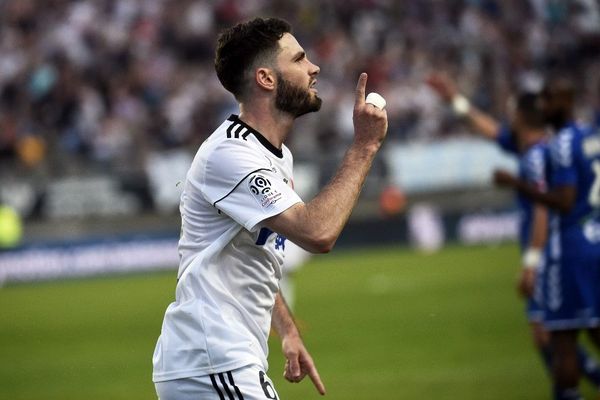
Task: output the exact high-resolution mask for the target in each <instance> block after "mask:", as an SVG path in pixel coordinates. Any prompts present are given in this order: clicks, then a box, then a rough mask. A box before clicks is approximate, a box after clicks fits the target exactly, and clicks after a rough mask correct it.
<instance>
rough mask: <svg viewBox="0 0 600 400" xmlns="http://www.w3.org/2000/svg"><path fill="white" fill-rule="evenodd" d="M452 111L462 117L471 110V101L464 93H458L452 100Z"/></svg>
mask: <svg viewBox="0 0 600 400" xmlns="http://www.w3.org/2000/svg"><path fill="white" fill-rule="evenodd" d="M450 105H451V106H452V111H454V113H455V114H456V115H458V116H460V117H464V116H465V115H467V114H468V113H469V111H471V102H470V101H469V100H468V99H467V98H466V97H465V96H463V95H462V94H460V93H457V94H455V95H454V96H452V99H451V100H450Z"/></svg>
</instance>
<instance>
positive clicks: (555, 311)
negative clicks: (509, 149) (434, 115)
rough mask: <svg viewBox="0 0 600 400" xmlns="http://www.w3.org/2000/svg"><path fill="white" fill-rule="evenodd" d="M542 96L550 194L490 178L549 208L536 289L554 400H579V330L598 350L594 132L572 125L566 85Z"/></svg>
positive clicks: (599, 207)
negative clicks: (542, 273) (549, 135)
mask: <svg viewBox="0 0 600 400" xmlns="http://www.w3.org/2000/svg"><path fill="white" fill-rule="evenodd" d="M543 98H544V109H545V113H546V117H547V120H548V122H549V123H550V125H551V126H552V127H553V128H554V130H555V132H556V135H555V137H554V138H553V139H552V141H551V144H550V154H551V164H550V165H551V189H550V190H549V191H547V192H541V191H539V190H537V188H535V187H533V186H531V185H529V183H528V182H525V181H522V180H518V179H517V178H515V177H513V176H511V175H510V174H508V173H504V172H503V173H500V174H498V180H499V181H500V182H501V183H503V184H505V185H507V186H511V187H515V188H517V189H518V190H520V191H521V192H522V193H523V194H525V195H527V196H529V197H530V198H532V199H535V200H536V201H539V202H541V203H543V204H545V205H547V206H549V207H551V208H552V209H554V210H556V211H557V212H556V213H555V214H554V215H553V218H552V221H551V236H550V261H549V263H548V270H547V275H548V279H546V284H545V287H544V305H545V325H546V328H547V329H549V330H550V332H551V341H552V349H553V355H554V360H555V361H554V365H553V367H554V376H555V384H556V387H555V393H554V398H555V399H580V398H581V396H580V394H579V390H578V383H579V375H580V368H581V367H582V366H581V364H580V363H579V362H578V361H579V359H578V354H577V336H578V333H579V331H580V330H587V331H588V333H589V336H590V338H591V339H592V341H593V342H594V343H595V344H596V345H597V346H599V347H600V329H599V328H598V326H599V324H600V313H599V310H600V131H598V129H588V130H584V129H581V128H580V127H579V126H577V125H576V124H575V123H574V122H573V107H574V100H575V94H574V90H573V87H572V85H571V84H570V82H568V81H566V80H564V79H556V80H552V81H550V82H549V83H548V84H547V86H546V88H545V89H544V93H543ZM584 371H585V369H584Z"/></svg>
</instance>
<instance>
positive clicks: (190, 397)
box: [155, 365, 279, 400]
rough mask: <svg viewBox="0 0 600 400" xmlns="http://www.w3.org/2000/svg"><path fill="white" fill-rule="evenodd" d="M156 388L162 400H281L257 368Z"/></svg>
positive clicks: (247, 367)
mask: <svg viewBox="0 0 600 400" xmlns="http://www.w3.org/2000/svg"><path fill="white" fill-rule="evenodd" d="M155 387H156V393H157V394H158V398H159V399H160V400H268V399H272V400H279V396H278V394H277V392H276V391H275V387H274V386H273V382H272V381H271V379H270V378H269V377H268V376H267V374H266V373H265V372H264V371H263V370H262V368H260V367H258V366H255V365H249V366H246V367H242V368H239V369H235V370H233V371H226V372H220V373H216V374H210V375H204V376H195V377H191V378H183V379H174V380H170V381H165V382H157V383H155Z"/></svg>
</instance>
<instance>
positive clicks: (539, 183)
mask: <svg viewBox="0 0 600 400" xmlns="http://www.w3.org/2000/svg"><path fill="white" fill-rule="evenodd" d="M429 84H430V85H431V87H432V88H433V89H434V90H436V91H437V92H438V93H439V94H440V96H441V97H442V98H443V99H444V100H446V101H447V102H448V103H450V104H452V107H453V108H454V110H455V112H457V113H458V114H461V115H463V116H465V117H466V119H467V120H468V121H469V123H470V124H471V125H472V126H473V128H475V130H476V131H477V132H478V133H479V134H481V135H482V136H483V137H486V138H488V139H491V140H494V141H496V142H497V143H498V145H499V146H500V147H501V148H502V149H504V150H505V151H508V152H510V153H513V154H515V155H517V156H518V159H519V177H520V179H521V180H523V181H524V182H527V184H528V185H531V186H532V187H535V188H536V189H537V190H538V191H540V192H544V191H546V190H547V175H548V168H549V165H548V163H549V158H550V155H549V148H548V143H547V134H546V130H545V125H546V124H545V115H544V110H543V108H542V99H541V98H540V97H539V96H538V95H536V94H532V93H523V94H521V95H519V96H518V98H517V100H516V104H515V106H516V107H515V110H514V111H515V112H514V116H513V118H512V121H511V124H510V126H508V125H501V124H500V123H499V122H498V121H496V120H495V119H494V118H493V117H491V116H489V115H487V114H485V113H483V112H482V111H480V110H478V109H477V108H475V107H474V106H472V105H471V104H470V103H469V102H468V100H467V99H465V98H464V97H462V96H461V95H460V94H459V93H458V91H457V89H456V87H455V85H454V83H453V82H452V81H450V80H449V78H448V77H446V76H445V75H432V76H431V77H430V79H429ZM517 200H518V204H519V209H520V211H521V213H520V215H521V220H520V228H519V244H520V247H521V253H522V266H523V268H522V272H521V275H520V278H519V281H518V290H519V292H520V293H521V294H522V295H523V296H524V297H526V298H527V317H528V320H529V323H530V327H531V334H532V337H533V341H534V344H535V346H536V348H537V349H538V351H539V353H540V355H541V356H542V359H543V360H544V363H545V365H546V368H547V369H548V371H551V370H552V352H551V346H550V340H549V334H548V332H547V330H546V329H545V328H544V326H543V324H542V322H543V316H544V313H543V303H542V293H541V292H542V290H541V289H542V287H541V286H542V283H543V281H544V280H543V279H542V276H541V273H543V271H544V269H545V268H544V267H545V265H546V264H545V262H544V260H545V258H546V257H545V253H546V251H545V249H546V242H547V236H548V211H547V209H546V207H545V206H543V205H540V204H538V203H534V202H533V201H532V200H530V199H529V198H527V197H526V196H524V195H522V194H519V195H518V199H517ZM578 353H579V364H580V366H581V368H583V369H584V370H585V371H586V373H587V374H586V376H588V378H589V379H590V381H591V382H592V383H593V384H594V385H595V386H596V387H599V386H600V371H599V370H598V366H597V364H596V363H595V362H594V360H593V359H592V358H591V357H589V356H588V355H587V353H586V352H585V351H584V350H583V348H581V347H580V348H579V349H578Z"/></svg>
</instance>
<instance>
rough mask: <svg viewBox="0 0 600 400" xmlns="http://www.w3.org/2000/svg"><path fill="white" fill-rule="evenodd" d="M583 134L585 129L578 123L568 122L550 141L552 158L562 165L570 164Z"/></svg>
mask: <svg viewBox="0 0 600 400" xmlns="http://www.w3.org/2000/svg"><path fill="white" fill-rule="evenodd" d="M583 134H584V132H583V129H582V128H581V127H580V126H578V125H576V124H568V125H566V126H565V127H563V128H562V129H561V130H560V131H558V132H557V133H556V134H555V136H554V137H553V138H552V140H551V141H550V154H551V156H552V159H553V160H554V161H556V162H557V163H558V164H560V165H563V166H567V165H570V164H571V163H572V158H573V154H574V152H576V150H577V148H578V146H577V143H578V142H580V141H581V139H582V137H583Z"/></svg>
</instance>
